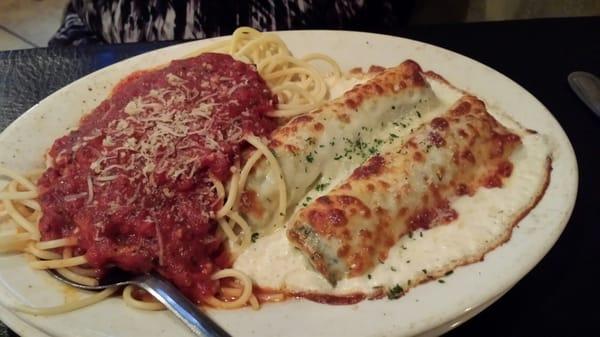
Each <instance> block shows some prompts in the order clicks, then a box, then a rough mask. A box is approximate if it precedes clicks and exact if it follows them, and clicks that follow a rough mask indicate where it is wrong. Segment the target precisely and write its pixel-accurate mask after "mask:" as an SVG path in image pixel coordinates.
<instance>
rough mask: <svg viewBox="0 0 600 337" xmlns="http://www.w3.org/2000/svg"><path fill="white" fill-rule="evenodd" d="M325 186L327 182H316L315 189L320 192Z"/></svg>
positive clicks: (327, 184)
mask: <svg viewBox="0 0 600 337" xmlns="http://www.w3.org/2000/svg"><path fill="white" fill-rule="evenodd" d="M327 186H329V183H322V184H317V186H316V187H315V189H316V190H317V191H319V192H322V191H324V190H325V188H327Z"/></svg>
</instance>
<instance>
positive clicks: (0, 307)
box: [0, 30, 579, 337]
mask: <svg viewBox="0 0 600 337" xmlns="http://www.w3.org/2000/svg"><path fill="white" fill-rule="evenodd" d="M274 33H276V34H280V35H281V36H282V38H283V39H284V40H285V36H286V35H288V34H290V35H293V34H299V33H308V34H322V33H325V34H339V35H348V34H349V35H357V34H358V35H362V36H366V37H368V36H373V37H375V38H378V39H382V38H383V39H390V40H398V39H400V40H404V41H405V42H407V43H410V44H415V45H418V44H422V45H425V46H428V47H432V48H434V49H438V50H441V51H443V52H445V53H449V54H451V55H453V56H455V57H459V58H461V59H464V60H466V61H468V63H471V64H475V65H477V66H479V67H482V68H483V69H485V70H486V71H489V72H492V73H494V75H495V76H500V77H502V78H503V80H504V81H507V82H508V83H510V84H511V86H514V87H516V89H518V90H519V91H520V92H522V93H524V94H525V95H527V96H529V98H530V99H532V100H533V102H535V103H536V104H538V105H539V106H540V107H541V108H543V110H544V112H545V113H546V114H547V117H550V118H551V119H552V122H553V123H554V124H556V126H558V128H557V131H560V135H559V137H560V138H563V140H566V143H564V144H563V145H567V146H568V148H567V153H562V154H561V155H562V156H566V157H570V158H569V160H570V162H571V164H573V165H574V171H573V173H574V177H573V179H572V180H573V181H574V185H573V191H574V193H573V195H572V196H571V200H570V203H569V205H568V207H567V208H565V209H564V210H565V211H566V212H565V213H564V216H563V218H562V219H560V221H557V223H560V224H559V225H557V226H556V229H557V234H556V235H555V236H554V237H553V238H552V239H551V240H545V241H544V242H545V246H544V248H543V249H540V250H539V251H538V252H537V254H536V257H535V259H532V261H533V260H535V262H533V263H531V265H528V266H527V267H524V268H523V267H522V268H521V269H522V270H521V272H519V273H518V275H517V276H516V277H515V276H513V277H512V279H514V282H509V283H506V282H505V283H504V284H503V287H495V289H496V291H495V292H489V291H488V292H487V293H488V296H487V297H485V298H481V297H478V301H477V305H484V304H486V303H487V302H489V301H490V300H493V299H494V298H496V297H498V298H499V295H502V296H503V293H506V292H508V291H509V290H510V289H511V288H512V287H513V286H514V285H515V284H516V283H518V282H519V281H520V280H522V279H523V278H524V277H525V276H526V275H527V274H528V273H529V272H531V270H533V269H534V268H535V266H537V265H538V264H539V263H540V262H541V261H542V260H543V258H544V257H545V256H546V255H547V254H548V252H549V251H550V250H551V249H552V248H553V247H554V245H555V244H556V242H557V241H558V239H559V238H560V236H561V235H562V233H563V232H564V229H565V228H566V225H567V224H568V222H569V219H570V218H571V215H572V213H573V211H574V207H575V203H576V200H577V194H578V186H579V165H578V162H577V158H576V156H575V152H574V149H573V145H572V143H571V141H570V139H569V137H568V135H567V134H566V132H565V130H564V129H563V128H562V126H561V125H560V123H558V121H557V119H556V118H555V117H554V115H553V114H552V113H551V112H550V111H549V109H548V108H547V107H546V106H545V105H544V104H543V103H542V102H541V101H540V100H539V99H537V97H535V96H534V95H533V94H532V93H530V92H529V91H528V90H526V89H525V88H524V87H523V86H521V85H520V84H519V83H517V82H516V81H514V80H512V79H511V78H509V77H508V76H506V75H504V74H503V73H501V72H499V71H497V70H495V69H494V68H492V67H490V66H488V65H486V64H484V63H481V62H479V61H477V60H474V59H472V58H470V57H468V56H465V55H463V54H460V53H458V52H455V51H453V50H450V49H447V48H443V47H440V46H437V45H434V44H430V43H427V42H422V41H419V40H415V39H410V38H405V37H401V36H394V35H386V34H377V33H369V32H361V31H348V30H283V31H275V32H274ZM227 37H228V36H221V37H215V38H209V39H202V40H195V41H187V42H182V43H177V44H175V45H172V46H168V47H163V48H159V49H155V50H152V51H149V52H145V53H142V54H138V55H135V56H132V57H129V58H126V59H123V60H120V61H119V62H116V63H113V64H111V65H108V66H106V67H104V68H101V69H98V70H95V71H94V72H92V73H89V74H87V75H85V76H83V77H81V78H79V79H77V80H75V81H73V82H71V83H69V84H67V85H65V86H63V87H62V88H60V89H58V90H56V91H54V92H53V93H51V94H50V95H48V96H47V97H45V98H44V99H42V100H41V101H39V102H38V103H36V104H35V105H33V106H32V107H31V108H29V109H28V110H27V111H25V112H24V113H22V114H21V115H20V116H19V117H18V118H16V119H15V120H14V121H13V122H11V123H10V124H9V125H8V126H7V127H6V128H5V129H4V130H3V131H2V133H0V143H2V142H3V140H4V137H5V135H6V134H7V133H9V132H10V130H12V128H14V127H15V125H18V124H19V123H20V122H21V121H22V119H24V118H26V116H27V115H29V114H32V113H34V112H35V111H36V110H37V109H40V107H43V106H44V105H45V102H46V101H47V100H49V99H51V97H52V96H54V95H57V94H58V93H60V92H66V91H68V90H70V89H71V88H72V87H75V86H78V85H81V84H82V83H83V84H85V83H86V82H88V81H90V80H91V79H93V78H94V77H96V76H98V74H99V73H102V72H107V71H110V70H111V68H113V67H115V66H117V65H122V64H124V63H127V62H131V60H133V59H137V58H143V57H148V56H149V55H153V54H159V53H163V52H168V51H169V50H175V49H177V48H182V49H185V48H186V47H188V46H192V45H198V46H203V45H206V44H208V43H211V42H214V41H218V40H219V39H224V38H227ZM292 49H293V47H292ZM176 58H177V57H176ZM176 58H169V59H165V60H164V62H165V63H166V62H170V61H171V60H173V59H176ZM561 160H566V159H565V158H562V159H561ZM550 179H552V172H551V173H550ZM555 179H556V178H555ZM551 182H552V181H550V183H551ZM544 197H546V193H545V194H544V196H543V197H542V199H544ZM540 202H541V200H540ZM536 207H537V205H536ZM534 209H535V207H534ZM513 230H514V229H513ZM509 242H510V240H509V241H507V242H506V243H504V244H502V245H501V246H500V247H498V248H501V247H503V246H504V245H506V244H508V243H509ZM494 251H496V249H494V250H492V251H490V252H489V253H493V252H494ZM489 253H488V254H489ZM486 256H487V254H486ZM510 274H513V275H515V273H514V272H512V273H510ZM462 311H463V312H462V313H463V314H466V313H468V310H467V311H464V310H462ZM447 316H452V317H453V318H452V319H451V320H450V321H446V322H445V321H444V320H441V322H438V323H450V322H451V321H453V320H454V318H459V317H460V316H456V315H447ZM0 319H1V320H2V321H3V322H4V323H5V324H6V325H7V326H9V327H10V328H11V329H13V330H15V331H20V332H22V333H26V335H27V336H36V337H37V336H40V337H51V336H52V335H49V334H46V333H45V332H43V331H42V330H39V329H38V328H37V327H35V326H33V325H31V324H29V323H28V322H26V321H25V320H23V319H22V318H21V317H19V316H18V315H17V314H16V313H14V312H12V311H11V310H10V308H8V307H7V306H5V305H4V303H0ZM429 325H430V326H429V327H430V328H434V327H435V326H436V325H435V324H429ZM426 331H428V329H426V326H421V329H415V330H413V331H410V333H411V334H412V333H417V334H419V333H423V332H426ZM382 332H383V330H382Z"/></svg>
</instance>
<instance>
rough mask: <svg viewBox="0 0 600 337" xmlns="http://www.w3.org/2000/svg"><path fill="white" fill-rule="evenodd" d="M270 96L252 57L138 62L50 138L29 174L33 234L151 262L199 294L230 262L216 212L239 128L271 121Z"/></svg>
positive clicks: (102, 259)
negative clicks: (44, 157) (43, 162)
mask: <svg viewBox="0 0 600 337" xmlns="http://www.w3.org/2000/svg"><path fill="white" fill-rule="evenodd" d="M276 104H277V100H276V97H275V96H274V95H273V94H272V93H271V92H270V91H269V89H268V87H267V85H266V84H265V82H264V81H263V79H262V78H261V77H260V76H259V75H258V74H257V72H256V71H255V69H254V68H253V67H251V66H250V65H246V64H244V63H241V62H238V61H235V60H233V59H232V58H231V57H230V56H228V55H222V54H203V55H201V56H198V57H194V58H189V59H185V60H177V61H173V62H171V63H170V64H169V65H167V66H166V67H163V68H160V69H155V70H149V71H143V72H137V73H134V74H133V75H131V76H129V77H127V78H126V79H124V80H123V81H121V83H119V84H118V85H117V86H116V87H115V88H114V90H113V92H112V94H111V96H110V97H109V98H108V99H106V100H105V101H103V102H102V103H101V104H100V105H99V106H98V107H97V108H96V109H94V110H93V111H92V112H91V113H90V114H89V115H87V116H85V117H84V118H83V119H82V121H81V123H80V126H79V128H78V129H77V130H75V131H72V132H71V133H70V134H68V135H66V136H64V137H62V138H60V139H58V140H57V141H56V142H55V143H54V145H53V146H52V148H51V150H50V152H49V155H50V156H51V158H52V167H50V168H48V169H47V170H46V172H45V173H44V175H43V176H42V177H41V179H40V180H39V182H38V185H39V189H40V201H41V206H42V211H43V217H42V219H41V221H40V231H41V232H42V239H43V240H51V239H57V238H62V237H69V236H75V237H77V239H78V247H77V249H76V250H77V251H76V253H78V254H85V256H86V258H87V260H88V261H89V264H90V265H91V266H92V267H95V268H100V269H103V268H107V267H109V266H113V265H115V266H118V267H120V268H122V269H124V270H128V271H132V272H139V273H143V272H147V271H150V270H157V271H158V272H159V273H161V274H162V275H164V276H165V277H166V278H168V279H170V280H171V281H172V282H174V284H175V285H176V286H178V287H179V288H180V289H181V290H182V291H183V292H184V293H185V294H186V295H187V296H188V297H190V298H191V299H193V300H195V301H197V302H200V300H201V299H202V298H203V297H206V296H209V295H213V294H214V293H215V292H216V290H217V286H218V284H217V283H216V282H215V281H212V280H210V276H211V275H212V274H213V273H214V272H215V271H217V270H219V269H222V268H224V267H228V266H230V264H231V261H230V258H229V255H228V252H227V251H226V249H225V245H224V238H223V237H222V236H221V235H220V234H219V232H218V231H217V223H216V221H215V220H214V212H216V211H217V210H218V209H219V208H220V206H221V205H222V200H220V199H219V198H218V197H217V195H216V191H215V189H214V188H213V184H212V183H211V182H210V179H209V174H210V175H213V176H214V177H216V178H217V179H219V180H221V181H225V180H226V179H228V178H229V177H230V175H231V172H230V167H232V166H233V165H234V163H235V162H236V161H238V160H239V158H240V153H241V151H242V150H243V149H244V147H245V146H247V145H246V144H245V143H244V141H243V140H242V137H243V136H244V135H246V134H255V135H257V136H264V135H267V134H268V133H270V132H271V131H272V130H273V129H274V128H275V126H276V125H275V121H274V120H272V119H270V118H269V117H267V116H266V113H267V112H269V111H272V110H274V108H275V106H276Z"/></svg>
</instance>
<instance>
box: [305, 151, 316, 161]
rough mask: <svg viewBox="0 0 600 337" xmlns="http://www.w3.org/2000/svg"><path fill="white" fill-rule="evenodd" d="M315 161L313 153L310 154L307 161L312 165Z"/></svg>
mask: <svg viewBox="0 0 600 337" xmlns="http://www.w3.org/2000/svg"><path fill="white" fill-rule="evenodd" d="M314 160H315V157H313V154H312V153H309V154H308V156H306V161H307V162H309V163H312V162H313V161H314Z"/></svg>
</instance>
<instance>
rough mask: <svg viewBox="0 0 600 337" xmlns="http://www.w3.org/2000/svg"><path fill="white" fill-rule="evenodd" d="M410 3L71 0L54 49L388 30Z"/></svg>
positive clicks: (375, 0)
mask: <svg viewBox="0 0 600 337" xmlns="http://www.w3.org/2000/svg"><path fill="white" fill-rule="evenodd" d="M413 3H414V1H411V0H408V1H407V0H246V1H244V0H163V1H161V0H148V1H143V0H71V2H70V3H69V5H68V7H67V10H66V12H65V17H64V19H63V23H62V25H61V27H60V29H59V30H58V32H57V33H56V34H55V35H54V37H53V38H52V40H51V41H50V43H49V44H50V45H79V44H88V43H102V42H104V43H122V42H138V41H164V40H190V39H200V38H206V37H213V36H220V35H228V34H231V33H232V32H233V31H234V30H235V28H237V27H239V26H250V27H254V28H256V29H259V30H286V29H308V28H310V29H350V30H362V31H374V32H380V31H387V30H389V29H391V28H394V27H397V26H399V25H400V24H402V23H403V22H404V21H405V19H406V18H407V17H408V14H409V13H410V9H411V8H412V6H413Z"/></svg>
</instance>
